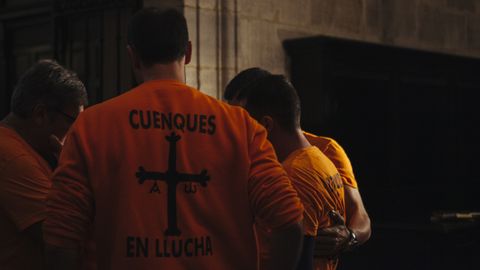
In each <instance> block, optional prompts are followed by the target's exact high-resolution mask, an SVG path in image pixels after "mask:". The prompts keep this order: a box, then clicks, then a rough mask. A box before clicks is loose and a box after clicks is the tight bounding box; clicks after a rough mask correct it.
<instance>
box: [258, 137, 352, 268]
mask: <svg viewBox="0 0 480 270" xmlns="http://www.w3.org/2000/svg"><path fill="white" fill-rule="evenodd" d="M282 164H283V166H284V168H285V170H286V172H287V174H288V175H289V177H290V179H291V181H292V184H293V186H294V188H295V189H296V190H297V192H298V195H299V197H300V200H301V201H302V203H303V205H304V209H305V211H304V213H303V226H304V232H305V235H306V236H311V237H315V236H316V235H317V230H318V229H319V228H326V227H329V226H331V225H332V224H331V220H330V218H329V215H328V212H330V211H331V210H336V211H338V212H339V213H340V214H342V215H343V216H345V194H344V189H343V183H342V179H341V177H340V175H339V173H338V171H337V169H336V168H335V165H334V164H333V163H332V162H331V161H330V160H329V159H328V158H327V157H326V156H325V155H324V154H323V153H322V152H321V151H320V150H319V149H318V148H317V147H314V146H310V147H306V148H302V149H298V150H296V151H294V152H292V153H291V154H290V155H289V156H288V157H287V158H286V159H285V160H284V161H283V162H282ZM257 234H258V238H259V244H260V247H261V251H260V257H261V259H262V260H269V259H270V254H269V250H268V238H269V233H268V230H265V228H263V226H262V224H260V226H257ZM265 246H267V247H265ZM304 252H306V253H308V252H307V251H304ZM310 254H311V253H310ZM302 256H303V255H302ZM307 259H313V258H307ZM302 263H304V262H302ZM336 264H337V263H336V260H327V259H315V261H314V266H315V269H322V270H323V269H328V270H330V269H335V268H336Z"/></svg>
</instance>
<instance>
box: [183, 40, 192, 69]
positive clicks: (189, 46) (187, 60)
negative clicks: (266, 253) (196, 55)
mask: <svg viewBox="0 0 480 270" xmlns="http://www.w3.org/2000/svg"><path fill="white" fill-rule="evenodd" d="M190 61H192V42H191V41H188V44H187V48H186V50H185V65H187V64H189V63H190Z"/></svg>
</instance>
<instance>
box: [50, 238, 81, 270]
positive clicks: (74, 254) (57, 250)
mask: <svg viewBox="0 0 480 270" xmlns="http://www.w3.org/2000/svg"><path fill="white" fill-rule="evenodd" d="M79 254H80V253H79V252H78V249H73V248H61V247H56V246H53V245H49V244H46V245H45V261H46V269H50V270H65V269H68V270H78V269H80V255H79Z"/></svg>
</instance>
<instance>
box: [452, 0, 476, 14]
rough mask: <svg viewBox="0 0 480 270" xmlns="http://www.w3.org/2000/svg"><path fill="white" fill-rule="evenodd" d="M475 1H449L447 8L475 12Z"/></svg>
mask: <svg viewBox="0 0 480 270" xmlns="http://www.w3.org/2000/svg"><path fill="white" fill-rule="evenodd" d="M475 2H478V1H475V0H447V7H448V8H451V9H453V10H457V11H466V12H472V13H473V12H475Z"/></svg>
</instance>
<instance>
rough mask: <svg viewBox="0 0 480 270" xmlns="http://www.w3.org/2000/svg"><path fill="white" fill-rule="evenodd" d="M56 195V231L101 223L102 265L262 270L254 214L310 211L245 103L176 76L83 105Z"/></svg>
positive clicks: (51, 229) (78, 233)
mask: <svg viewBox="0 0 480 270" xmlns="http://www.w3.org/2000/svg"><path fill="white" fill-rule="evenodd" d="M78 161H83V162H80V163H79V162H78ZM267 188H268V191H267V190H266V189H267ZM276 191H278V192H276ZM65 194H68V195H72V194H73V195H74V197H73V198H72V197H70V198H68V199H66V196H65ZM275 202H278V203H275ZM49 203H50V206H51V211H52V214H51V215H50V219H49V220H47V222H46V224H45V229H46V232H47V233H46V238H47V239H46V241H47V242H48V243H49V244H53V245H58V246H67V245H71V244H72V243H75V242H76V241H79V240H82V239H83V237H84V236H85V228H87V227H88V226H85V225H86V224H88V223H89V222H90V221H93V223H94V227H95V232H96V235H95V240H96V242H97V258H98V263H99V265H98V268H99V269H151V268H154V267H164V268H165V269H254V268H255V267H256V246H255V239H254V235H253V231H252V224H253V218H254V216H258V217H260V219H263V220H265V222H266V223H268V224H269V225H270V226H272V227H282V226H285V225H288V224H292V223H294V222H297V221H298V220H299V219H301V213H302V207H301V205H300V203H299V201H298V198H297V197H296V193H295V191H294V190H293V189H292V187H291V186H290V183H289V181H288V178H287V177H286V176H285V173H284V172H283V169H282V168H281V165H280V164H279V163H278V162H275V155H274V153H273V151H272V148H271V146H270V144H269V143H268V142H267V140H266V134H265V131H264V130H263V129H262V128H260V127H259V125H257V124H256V123H255V121H254V120H253V119H250V118H249V117H248V115H247V113H246V112H244V111H243V110H240V109H236V108H232V107H230V106H228V105H225V104H223V103H221V102H218V101H216V100H214V99H213V98H210V97H208V96H206V95H204V94H202V93H200V92H199V91H197V90H195V89H192V88H189V87H187V86H185V85H184V84H182V83H179V82H175V81H166V80H164V81H150V82H147V83H145V84H143V85H141V86H140V87H138V88H137V89H134V90H132V91H130V92H128V93H126V94H124V95H122V96H120V97H118V98H114V99H112V100H110V101H107V102H105V103H104V104H101V105H99V106H95V107H92V108H91V109H89V110H87V111H86V112H84V113H83V115H81V117H80V118H79V119H78V121H77V123H76V124H75V125H74V127H73V129H72V132H71V133H70V136H69V138H68V140H67V142H66V145H65V148H64V152H63V153H62V156H61V158H60V163H59V169H58V170H57V171H56V173H55V175H54V191H53V193H52V196H51V201H50V202H49ZM280 209H281V210H280ZM65 216H67V218H65ZM60 234H61V235H62V237H58V238H57V237H56V236H57V235H60ZM65 236H67V237H66V238H65Z"/></svg>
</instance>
